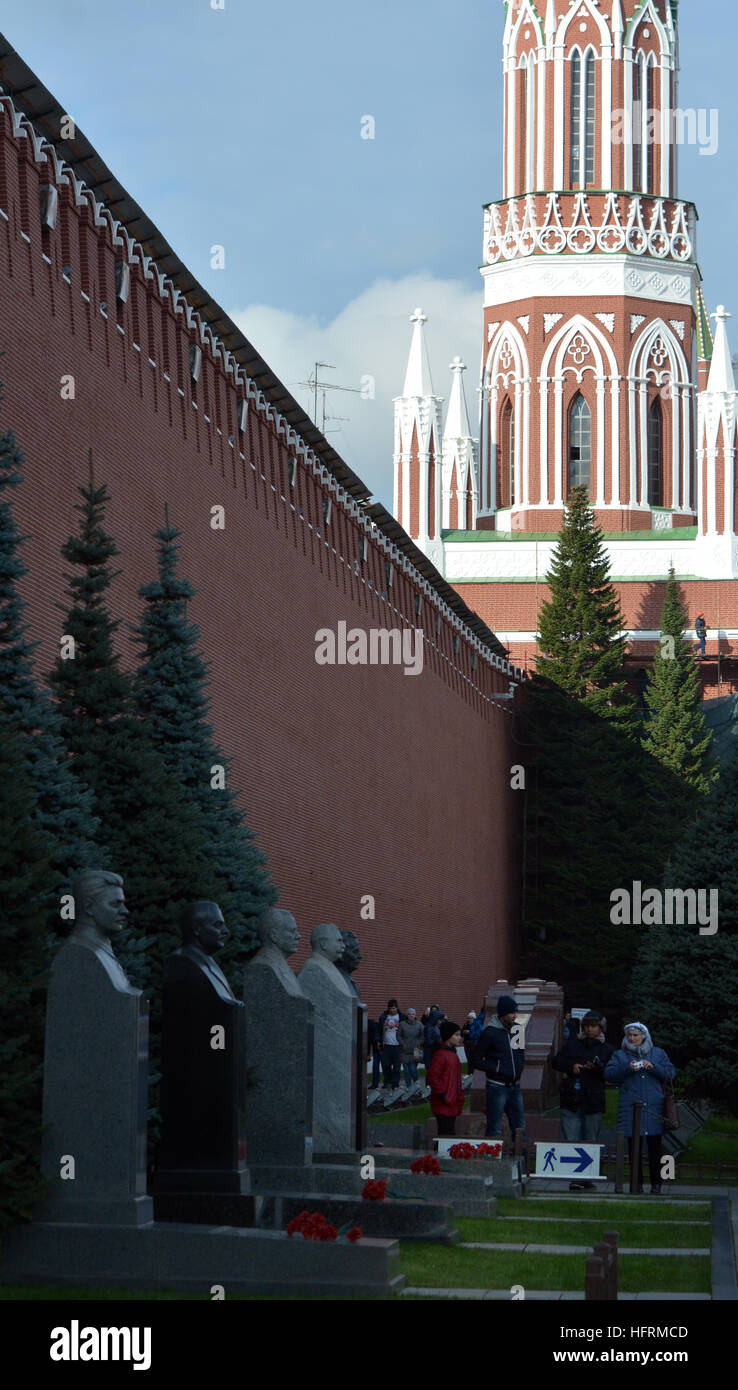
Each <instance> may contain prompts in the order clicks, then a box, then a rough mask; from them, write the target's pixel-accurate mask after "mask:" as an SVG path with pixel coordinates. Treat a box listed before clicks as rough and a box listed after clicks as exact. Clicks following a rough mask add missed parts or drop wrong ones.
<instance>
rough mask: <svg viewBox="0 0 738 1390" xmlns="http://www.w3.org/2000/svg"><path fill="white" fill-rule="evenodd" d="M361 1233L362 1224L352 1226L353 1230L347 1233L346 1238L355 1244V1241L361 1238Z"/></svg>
mask: <svg viewBox="0 0 738 1390" xmlns="http://www.w3.org/2000/svg"><path fill="white" fill-rule="evenodd" d="M361 1234H362V1232H361V1226H352V1227H351V1230H350V1231H347V1233H346V1239H347V1240H350V1241H351V1244H352V1245H353V1244H354V1241H357V1240H361Z"/></svg>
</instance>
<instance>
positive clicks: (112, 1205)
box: [38, 894, 153, 1225]
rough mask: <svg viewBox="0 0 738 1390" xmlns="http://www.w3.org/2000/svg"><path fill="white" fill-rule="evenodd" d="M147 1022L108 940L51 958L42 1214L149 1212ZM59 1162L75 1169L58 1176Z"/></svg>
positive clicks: (131, 1215)
mask: <svg viewBox="0 0 738 1390" xmlns="http://www.w3.org/2000/svg"><path fill="white" fill-rule="evenodd" d="M121 897H122V894H121ZM148 1030H149V1017H148V1002H147V1000H146V999H144V997H143V995H142V993H141V991H140V990H138V989H134V988H133V986H132V985H131V984H130V983H129V981H128V979H127V977H126V975H125V973H124V971H123V968H122V966H121V965H120V963H119V961H118V960H117V959H116V957H115V955H114V954H113V951H112V950H111V949H110V946H109V943H108V944H107V945H106V944H105V943H104V942H102V940H101V942H100V944H98V945H97V946H92V945H89V944H87V943H86V942H85V941H82V940H77V939H74V938H70V939H69V940H68V941H67V942H66V943H65V944H64V945H63V946H62V947H61V949H60V950H59V951H58V952H57V955H56V957H55V959H54V963H53V966H52V971H51V979H50V982H49V990H48V999H47V1009H46V1043H45V1057H44V1088H43V1120H44V1137H43V1147H42V1160H41V1167H42V1171H43V1173H44V1175H45V1176H46V1177H47V1178H49V1179H51V1180H52V1182H53V1187H52V1189H51V1191H50V1192H49V1195H48V1197H47V1198H46V1200H45V1201H44V1203H43V1205H42V1207H41V1209H40V1211H39V1213H38V1215H39V1218H41V1219H45V1220H47V1221H59V1222H80V1221H90V1222H96V1221H101V1222H106V1223H108V1224H111V1225H117V1224H124V1225H137V1224H140V1223H143V1222H147V1221H151V1220H152V1219H153V1207H152V1203H151V1199H150V1198H149V1197H147V1196H146V1093H147V1091H146V1088H147V1064H148V1036H149V1032H148ZM70 1160H71V1164H72V1165H73V1166H70ZM63 1168H64V1169H66V1171H69V1172H70V1173H73V1177H72V1176H70V1177H68V1178H65V1179H64V1180H62V1179H61V1177H60V1173H61V1171H62V1169H63Z"/></svg>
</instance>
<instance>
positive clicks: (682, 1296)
mask: <svg viewBox="0 0 738 1390" xmlns="http://www.w3.org/2000/svg"><path fill="white" fill-rule="evenodd" d="M400 1297H402V1298H448V1299H452V1298H453V1299H469V1300H472V1301H480V1302H481V1301H487V1300H489V1301H490V1302H498V1303H503V1302H504V1303H510V1302H512V1301H513V1300H511V1298H510V1290H509V1288H508V1289H430V1288H426V1287H424V1286H423V1287H418V1286H417V1285H412V1286H410V1287H406V1288H404V1289H403V1290H402V1291H401V1294H400ZM525 1301H526V1303H548V1302H556V1301H561V1302H563V1303H584V1293H580V1292H579V1291H578V1290H575V1289H526V1290H525ZM653 1302H657V1303H697V1302H700V1303H710V1302H711V1298H710V1295H709V1293H619V1294H618V1303H653Z"/></svg>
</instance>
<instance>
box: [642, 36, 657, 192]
mask: <svg viewBox="0 0 738 1390" xmlns="http://www.w3.org/2000/svg"><path fill="white" fill-rule="evenodd" d="M644 114H645V121H644V138H645V142H646V186H645V188H644V190H643V191H644V193H653V192H654V191H655V179H654V153H655V148H656V139H655V135H656V132H655V130H654V122H655V120H656V113H655V111H654V106H653V64H652V63H648V64H647V65H646V110H645V113H644Z"/></svg>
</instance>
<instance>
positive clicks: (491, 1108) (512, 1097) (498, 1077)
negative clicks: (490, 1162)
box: [472, 994, 525, 1142]
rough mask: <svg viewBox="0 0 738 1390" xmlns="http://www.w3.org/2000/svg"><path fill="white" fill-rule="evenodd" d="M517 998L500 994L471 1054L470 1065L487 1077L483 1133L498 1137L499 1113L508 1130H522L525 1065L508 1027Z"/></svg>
mask: <svg viewBox="0 0 738 1390" xmlns="http://www.w3.org/2000/svg"><path fill="white" fill-rule="evenodd" d="M517 1009H518V1005H517V1001H516V1000H515V999H513V997H512V995H511V994H501V995H500V997H499V999H498V1000H497V1015H496V1017H495V1018H493V1019H492V1022H491V1024H490V1026H489V1028H485V1029H484V1031H483V1033H482V1036H481V1037H480V1039H479V1043H478V1045H477V1048H476V1051H475V1053H474V1057H473V1059H472V1060H473V1064H474V1066H475V1067H476V1068H478V1069H479V1070H480V1071H483V1072H485V1073H486V1076H487V1087H486V1091H487V1128H486V1130H485V1135H486V1136H487V1138H490V1139H499V1138H500V1136H501V1135H502V1116H503V1113H504V1114H506V1115H507V1120H508V1124H509V1126H510V1130H511V1132H512V1137H513V1142H514V1140H515V1131H516V1130H518V1129H520V1130H522V1131H523V1133H525V1112H524V1110H523V1095H522V1092H521V1090H520V1074H521V1072H522V1070H523V1067H524V1066H525V1052H524V1050H523V1048H522V1047H513V1043H512V1037H511V1033H512V1027H513V1024H514V1022H515V1019H516V1018H517V1016H518V1015H517Z"/></svg>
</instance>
